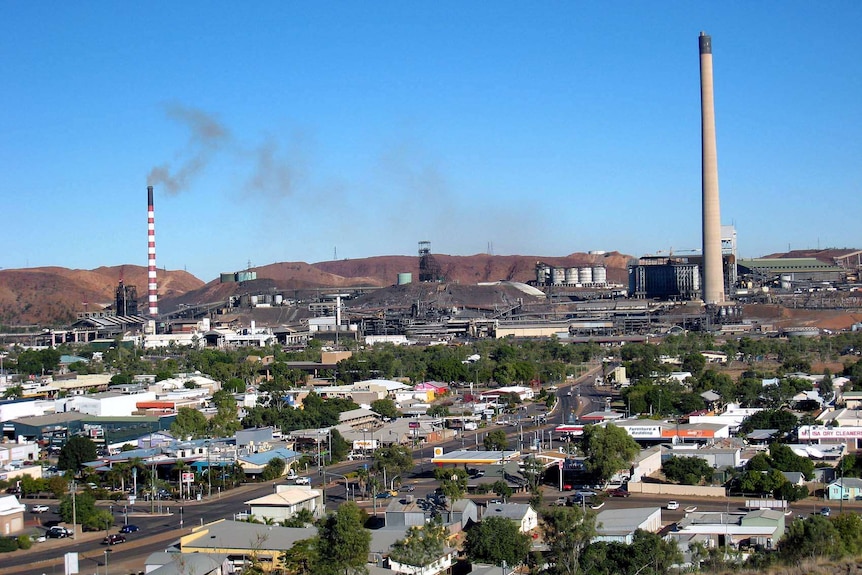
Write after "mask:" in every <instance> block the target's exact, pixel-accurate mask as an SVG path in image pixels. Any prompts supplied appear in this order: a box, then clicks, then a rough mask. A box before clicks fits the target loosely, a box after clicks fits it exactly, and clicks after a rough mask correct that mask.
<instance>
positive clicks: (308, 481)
mask: <svg viewBox="0 0 862 575" xmlns="http://www.w3.org/2000/svg"><path fill="white" fill-rule="evenodd" d="M293 482H294V483H295V484H296V485H311V479H309V478H308V477H297V478H296V479H295V480H294V481H293Z"/></svg>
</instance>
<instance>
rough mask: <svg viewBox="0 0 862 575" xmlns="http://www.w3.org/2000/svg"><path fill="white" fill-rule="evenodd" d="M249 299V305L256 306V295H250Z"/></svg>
mask: <svg viewBox="0 0 862 575" xmlns="http://www.w3.org/2000/svg"><path fill="white" fill-rule="evenodd" d="M249 301H250V302H251V307H254V306H256V305H257V296H256V295H253V296H251V298H249Z"/></svg>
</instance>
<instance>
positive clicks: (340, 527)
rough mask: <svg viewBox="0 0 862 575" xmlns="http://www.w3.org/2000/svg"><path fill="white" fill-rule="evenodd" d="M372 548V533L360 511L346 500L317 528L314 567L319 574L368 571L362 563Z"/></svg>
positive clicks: (341, 574) (330, 574) (350, 573)
mask: <svg viewBox="0 0 862 575" xmlns="http://www.w3.org/2000/svg"><path fill="white" fill-rule="evenodd" d="M370 549H371V533H370V532H369V531H368V530H367V529H365V527H363V521H362V512H361V510H360V509H359V507H358V506H357V505H356V503H354V502H352V501H348V502H347V503H344V504H342V505H340V506H339V507H338V509H337V510H336V511H335V513H330V514H328V515H327V516H326V517H325V518H324V519H323V520H322V521H321V522H320V526H319V528H318V536H317V545H316V546H315V550H316V555H317V557H318V559H319V560H318V561H317V562H316V563H317V564H316V566H315V568H314V569H313V572H314V573H315V574H320V575H354V574H360V573H368V568H367V567H366V566H365V565H366V561H367V560H368V552H369V550H370Z"/></svg>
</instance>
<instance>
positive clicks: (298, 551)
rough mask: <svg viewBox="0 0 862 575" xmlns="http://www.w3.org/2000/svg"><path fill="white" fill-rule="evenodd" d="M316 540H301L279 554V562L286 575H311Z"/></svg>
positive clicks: (315, 556)
mask: <svg viewBox="0 0 862 575" xmlns="http://www.w3.org/2000/svg"><path fill="white" fill-rule="evenodd" d="M285 527H303V525H285ZM316 545H317V539H316V538H312V539H302V540H301V541H297V542H296V543H294V544H293V546H292V547H291V548H290V549H288V550H286V551H284V552H283V553H282V554H281V561H282V564H283V565H284V571H285V573H286V574H287V575H313V573H314V571H313V569H314V565H315V564H316V563H317V562H318V561H319V559H318V557H317V550H316Z"/></svg>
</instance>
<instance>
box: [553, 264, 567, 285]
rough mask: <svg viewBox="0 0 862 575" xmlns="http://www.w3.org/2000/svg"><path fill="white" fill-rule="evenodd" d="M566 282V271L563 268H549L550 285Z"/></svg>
mask: <svg viewBox="0 0 862 575" xmlns="http://www.w3.org/2000/svg"><path fill="white" fill-rule="evenodd" d="M565 280H566V270H564V269H563V268H551V285H560V284H561V283H563V282H564V281H565Z"/></svg>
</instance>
